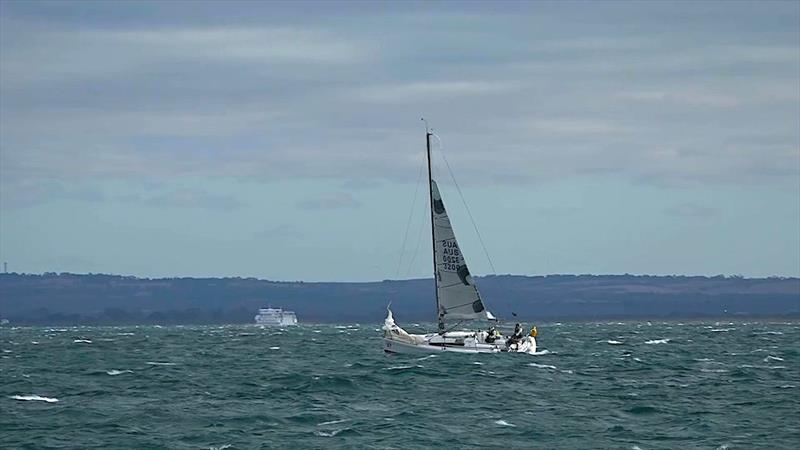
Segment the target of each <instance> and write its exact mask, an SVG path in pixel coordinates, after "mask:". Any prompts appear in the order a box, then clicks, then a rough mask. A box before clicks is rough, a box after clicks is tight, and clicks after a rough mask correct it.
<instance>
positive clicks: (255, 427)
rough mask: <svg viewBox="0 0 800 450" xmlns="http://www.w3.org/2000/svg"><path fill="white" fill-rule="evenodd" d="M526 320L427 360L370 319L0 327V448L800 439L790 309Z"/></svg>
mask: <svg viewBox="0 0 800 450" xmlns="http://www.w3.org/2000/svg"><path fill="white" fill-rule="evenodd" d="M401 325H402V324H401ZM537 325H538V328H539V338H538V341H539V352H538V353H537V354H536V355H517V354H493V355H491V354H490V355H459V354H436V355H428V356H425V355H418V356H408V355H387V354H384V353H383V350H382V340H381V332H380V325H379V324H360V325H359V324H345V325H338V326H335V325H308V324H307V325H302V326H299V327H296V328H286V329H271V328H258V327H256V326H250V325H229V326H170V327H157V326H128V327H30V328H27V327H23V328H11V327H8V326H5V327H3V328H0V348H1V349H2V354H1V359H0V448H4V449H5V448H136V449H142V448H180V449H183V448H191V449H204V448H205V449H222V448H231V449H233V448H242V449H251V448H286V449H294V448H504V449H505V448H563V449H590V448H591V449H605V448H608V449H642V450H644V449H663V448H674V449H694V448H697V449H726V448H727V449H752V448H768V449H780V448H783V449H794V448H798V447H800V391H799V390H798V386H799V385H800V345H799V343H800V323H798V322H783V323H779V322H767V321H733V322H691V323H690V322H685V323H681V322H653V323H649V322H620V323H550V324H547V323H541V324H537ZM406 328H407V329H408V330H409V331H410V332H414V331H417V332H419V331H421V329H422V328H427V329H429V330H432V329H434V326H433V325H427V326H423V327H422V328H417V327H415V326H408V327H406Z"/></svg>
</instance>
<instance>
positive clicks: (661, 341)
mask: <svg viewBox="0 0 800 450" xmlns="http://www.w3.org/2000/svg"><path fill="white" fill-rule="evenodd" d="M667 342H669V339H653V340H650V341H647V342H645V344H650V345H653V344H666V343H667Z"/></svg>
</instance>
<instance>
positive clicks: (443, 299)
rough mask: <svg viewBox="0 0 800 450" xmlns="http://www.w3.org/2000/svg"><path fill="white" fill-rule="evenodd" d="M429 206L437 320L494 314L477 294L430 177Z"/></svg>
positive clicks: (486, 317)
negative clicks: (431, 216) (431, 217)
mask: <svg viewBox="0 0 800 450" xmlns="http://www.w3.org/2000/svg"><path fill="white" fill-rule="evenodd" d="M431 197H432V200H433V201H432V202H431V208H432V209H433V240H434V243H433V253H434V258H435V261H436V293H437V297H438V301H439V302H438V307H439V323H442V322H445V321H447V320H448V319H449V320H453V319H455V320H468V319H488V320H494V318H495V317H494V316H493V315H492V313H490V312H489V311H488V310H487V309H486V307H485V306H484V305H483V300H481V295H480V293H479V292H478V288H477V287H476V286H475V282H474V281H473V280H472V276H471V275H470V273H469V269H468V268H467V263H466V262H465V261H464V255H463V254H462V253H461V249H460V248H459V247H458V242H457V241H456V235H455V233H454V232H453V226H452V225H451V224H450V218H449V217H448V216H447V210H446V209H445V207H444V202H443V201H442V196H441V194H440V193H439V187H438V186H437V185H436V182H435V181H433V180H431Z"/></svg>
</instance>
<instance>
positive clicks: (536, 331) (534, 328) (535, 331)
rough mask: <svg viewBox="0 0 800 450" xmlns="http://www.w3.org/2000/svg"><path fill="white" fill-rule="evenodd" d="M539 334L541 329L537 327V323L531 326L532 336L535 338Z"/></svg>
mask: <svg viewBox="0 0 800 450" xmlns="http://www.w3.org/2000/svg"><path fill="white" fill-rule="evenodd" d="M538 335H539V330H537V329H536V325H534V326H532V327H531V337H532V338H535V337H536V336H538Z"/></svg>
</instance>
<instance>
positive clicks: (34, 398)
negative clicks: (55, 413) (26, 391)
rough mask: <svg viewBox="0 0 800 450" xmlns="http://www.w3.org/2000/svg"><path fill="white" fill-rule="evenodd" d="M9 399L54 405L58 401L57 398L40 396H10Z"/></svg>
mask: <svg viewBox="0 0 800 450" xmlns="http://www.w3.org/2000/svg"><path fill="white" fill-rule="evenodd" d="M10 398H13V399H14V400H25V401H39V402H47V403H56V402H57V401H58V399H57V398H52V397H42V396H41V395H12V396H11V397H10Z"/></svg>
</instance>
